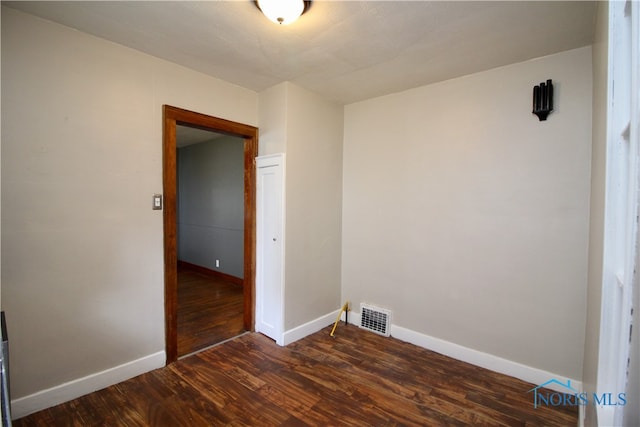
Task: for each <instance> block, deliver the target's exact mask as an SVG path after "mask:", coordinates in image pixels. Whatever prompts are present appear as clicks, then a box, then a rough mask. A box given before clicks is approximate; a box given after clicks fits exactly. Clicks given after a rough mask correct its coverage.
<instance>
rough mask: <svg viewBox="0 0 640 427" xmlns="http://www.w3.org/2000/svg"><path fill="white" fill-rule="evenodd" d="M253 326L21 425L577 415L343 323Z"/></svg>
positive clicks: (502, 420)
mask: <svg viewBox="0 0 640 427" xmlns="http://www.w3.org/2000/svg"><path fill="white" fill-rule="evenodd" d="M330 330H331V328H330V327H328V328H325V329H323V330H322V331H320V332H318V333H316V334H313V335H311V336H308V337H306V338H304V339H302V340H300V341H297V342H295V343H293V344H290V345H289V346H287V347H279V346H277V345H276V344H275V343H274V342H273V341H271V340H270V339H268V338H266V337H265V336H263V335H260V334H257V333H249V334H245V335H242V336H240V337H238V338H235V339H233V340H231V341H227V342H225V343H223V344H221V345H219V346H216V347H213V348H210V349H207V350H204V351H202V352H200V353H197V354H195V355H192V356H189V357H186V358H184V359H182V360H180V361H178V362H176V363H174V364H172V365H170V366H168V367H165V368H162V369H158V370H155V371H152V372H149V373H146V374H143V375H141V376H138V377H136V378H133V379H130V380H128V381H125V382H122V383H120V384H117V385H114V386H111V387H108V388H106V389H104V390H101V391H98V392H95V393H92V394H90V395H87V396H84V397H81V398H79V399H76V400H74V401H71V402H68V403H65V404H62V405H59V406H56V407H54V408H50V409H47V410H44V411H41V412H39V413H36V414H33V415H30V416H28V417H25V418H23V419H21V420H17V421H16V422H15V423H14V425H15V426H17V427H28V426H218V425H227V426H399V425H402V426H441V425H447V426H468V425H473V426H482V425H486V426H575V425H577V421H578V415H577V410H575V408H573V409H571V408H569V409H567V408H564V407H560V408H550V407H538V408H537V409H534V407H533V396H532V395H531V393H529V392H528V391H529V390H531V389H532V388H533V387H535V385H533V384H529V383H526V382H523V381H520V380H517V379H514V378H511V377H507V376H504V375H500V374H497V373H494V372H491V371H488V370H485V369H482V368H478V367H475V366H473V365H469V364H466V363H463V362H459V361H456V360H453V359H450V358H448V357H445V356H442V355H439V354H437V353H433V352H431V351H428V350H425V349H422V348H419V347H416V346H414V345H411V344H408V343H404V342H401V341H398V340H396V339H394V338H385V337H381V336H378V335H376V334H373V333H371V332H367V331H364V330H361V329H359V328H358V327H356V326H353V325H345V324H344V323H341V324H340V325H339V326H338V329H337V331H336V335H335V337H334V338H331V337H330V336H329V332H330Z"/></svg>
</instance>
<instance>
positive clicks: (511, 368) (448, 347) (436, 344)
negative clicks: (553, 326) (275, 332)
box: [342, 311, 582, 392]
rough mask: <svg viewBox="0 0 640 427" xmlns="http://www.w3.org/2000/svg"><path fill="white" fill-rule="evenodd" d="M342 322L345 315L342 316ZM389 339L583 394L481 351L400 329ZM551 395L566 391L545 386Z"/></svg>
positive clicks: (355, 316)
mask: <svg viewBox="0 0 640 427" xmlns="http://www.w3.org/2000/svg"><path fill="white" fill-rule="evenodd" d="M342 319H343V320H344V314H343V316H342ZM349 323H352V324H354V325H359V324H360V313H355V312H351V311H350V312H349ZM391 336H392V337H394V338H397V339H399V340H401V341H405V342H409V343H411V344H414V345H417V346H419V347H422V348H426V349H427V350H431V351H435V352H436V353H440V354H444V355H445V356H449V357H452V358H454V359H457V360H461V361H463V362H467V363H471V364H472V365H476V366H480V367H482V368H485V369H489V370H491V371H494V372H498V373H500V374H504V375H509V376H510V377H514V378H518V379H520V380H523V381H527V382H530V383H532V384H536V385H539V384H543V383H545V382H547V381H549V380H550V379H552V378H555V379H556V380H558V381H560V382H563V383H566V382H567V381H571V384H572V387H573V388H575V389H576V390H579V391H582V382H581V381H577V380H575V379H573V378H567V377H564V376H562V375H558V374H554V373H552V372H547V371H543V370H542V369H538V368H533V367H531V366H527V365H523V364H521V363H518V362H514V361H511V360H508V359H503V358H502V357H499V356H495V355H492V354H488V353H484V352H482V351H478V350H474V349H472V348H468V347H464V346H461V345H459V344H454V343H452V342H449V341H445V340H442V339H440V338H435V337H432V336H429V335H426V334H423V333H420V332H415V331H413V330H411V329H407V328H403V327H401V326H397V325H391ZM546 387H548V388H550V389H552V390H554V391H558V392H565V391H566V389H564V388H562V387H560V386H559V385H557V384H553V383H552V384H549V385H548V386H546Z"/></svg>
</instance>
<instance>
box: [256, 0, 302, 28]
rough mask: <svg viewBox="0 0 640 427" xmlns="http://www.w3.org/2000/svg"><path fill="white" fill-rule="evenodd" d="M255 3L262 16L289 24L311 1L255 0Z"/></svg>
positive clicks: (282, 23)
mask: <svg viewBox="0 0 640 427" xmlns="http://www.w3.org/2000/svg"><path fill="white" fill-rule="evenodd" d="M255 4H256V6H258V9H260V10H261V11H262V13H264V16H266V17H267V18H269V20H271V21H273V22H275V23H276V24H280V25H288V24H291V23H292V22H294V21H296V20H297V19H298V18H299V17H300V16H301V15H302V14H303V13H305V12H306V11H307V10H309V7H311V1H303V0H256V1H255Z"/></svg>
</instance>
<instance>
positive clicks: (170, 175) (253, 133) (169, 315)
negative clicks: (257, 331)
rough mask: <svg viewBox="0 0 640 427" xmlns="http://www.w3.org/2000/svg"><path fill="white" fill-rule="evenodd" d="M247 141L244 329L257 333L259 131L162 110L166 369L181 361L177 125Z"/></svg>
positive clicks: (174, 109) (167, 108)
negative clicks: (179, 338)
mask: <svg viewBox="0 0 640 427" xmlns="http://www.w3.org/2000/svg"><path fill="white" fill-rule="evenodd" d="M178 124H179V125H184V126H189V127H196V128H200V129H204V130H210V131H213V132H217V133H223V134H227V135H231V136H236V137H240V138H243V139H244V268H243V274H244V288H243V289H244V290H243V295H244V317H243V323H244V328H245V329H246V330H248V331H252V330H253V329H254V311H255V301H254V295H255V273H256V268H255V265H256V157H257V155H258V128H256V127H253V126H249V125H245V124H242V123H236V122H232V121H229V120H225V119H220V118H217V117H212V116H207V115H205V114H200V113H196V112H193V111H189V110H184V109H182V108H177V107H172V106H170V105H163V107H162V126H163V127H162V185H163V192H164V215H163V222H164V311H165V351H166V358H167V362H166V363H167V365H168V364H170V363H173V362H175V361H176V360H178V318H177V311H178V269H177V265H178V245H177V243H178V242H177V224H176V213H177V212H176V210H177V177H176V174H177V172H176V171H177V164H176V125H178Z"/></svg>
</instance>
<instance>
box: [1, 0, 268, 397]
mask: <svg viewBox="0 0 640 427" xmlns="http://www.w3.org/2000/svg"><path fill="white" fill-rule="evenodd" d="M162 104H171V105H175V106H178V107H182V108H186V109H190V110H195V111H198V112H202V113H205V114H210V115H214V116H218V117H222V118H225V119H229V120H234V121H238V122H242V123H246V124H250V125H257V122H258V96H257V94H256V93H255V92H252V91H250V90H247V89H243V88H240V87H238V86H235V85H231V84H228V83H225V82H223V81H220V80H216V79H213V78H211V77H207V76H205V75H203V74H200V73H197V72H194V71H190V70H188V69H185V68H183V67H180V66H177V65H174V64H171V63H168V62H165V61H162V60H159V59H156V58H153V57H150V56H147V55H144V54H141V53H139V52H137V51H134V50H131V49H127V48H124V47H122V46H119V45H116V44H113V43H110V42H107V41H104V40H101V39H98V38H95V37H92V36H89V35H86V34H84V33H81V32H78V31H74V30H71V29H68V28H66V27H63V26H60V25H57V24H53V23H50V22H47V21H43V20H40V19H37V18H34V17H31V16H29V15H25V14H22V13H20V12H17V11H14V10H12V9H8V8H5V7H3V8H2V205H3V216H2V246H3V247H4V249H5V251H4V253H3V257H2V294H3V299H2V308H3V310H5V311H6V315H7V321H8V323H9V331H10V338H11V370H12V372H11V374H12V378H11V381H12V382H11V386H12V393H13V394H12V397H13V398H18V399H19V398H21V397H23V396H25V395H29V394H32V393H35V392H37V391H41V390H43V389H47V388H49V387H53V386H57V385H60V384H61V383H64V382H66V381H70V380H75V379H78V378H81V377H85V376H87V375H90V374H93V373H95V372H99V371H103V370H106V369H109V368H112V367H115V366H118V365H121V364H124V363H127V362H130V361H132V360H135V359H138V358H142V357H145V356H148V355H150V354H155V353H157V352H162V351H163V350H164V311H163V310H164V302H163V289H164V284H163V251H162V247H163V242H162V239H163V237H162V236H163V233H162V212H159V211H152V210H151V196H152V194H153V193H160V192H162V151H161V144H162V132H161V129H162V114H161V112H162V110H161V108H162Z"/></svg>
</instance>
